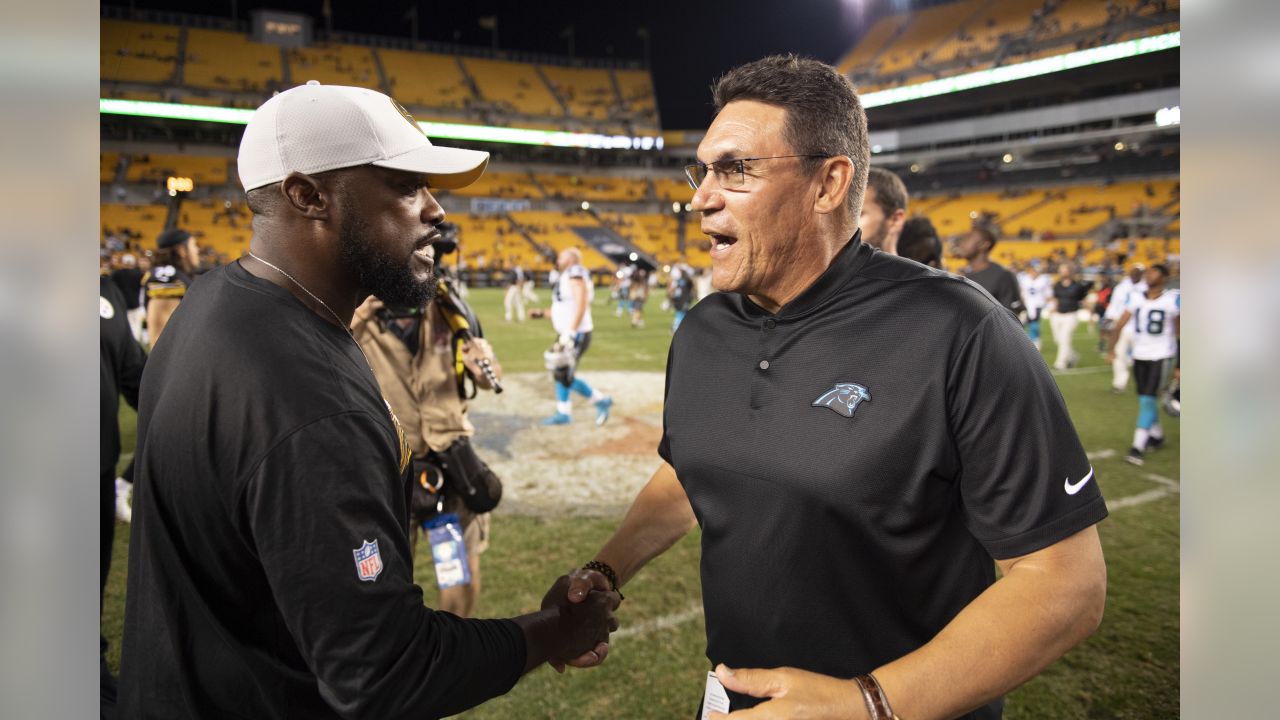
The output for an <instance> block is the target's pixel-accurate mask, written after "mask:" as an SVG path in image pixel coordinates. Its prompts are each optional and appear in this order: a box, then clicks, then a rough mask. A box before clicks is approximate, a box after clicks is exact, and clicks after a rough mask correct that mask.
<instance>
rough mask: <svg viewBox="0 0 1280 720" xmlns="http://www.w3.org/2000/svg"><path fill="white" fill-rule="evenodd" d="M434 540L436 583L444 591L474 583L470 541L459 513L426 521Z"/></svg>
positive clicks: (433, 554) (430, 539) (432, 544)
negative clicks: (463, 534)
mask: <svg viewBox="0 0 1280 720" xmlns="http://www.w3.org/2000/svg"><path fill="white" fill-rule="evenodd" d="M423 527H425V528H426V530H427V539H428V540H429V541H430V542H431V558H432V559H433V560H434V561H435V564H436V585H439V586H440V589H441V590H444V589H445V588H451V587H456V586H458V585H467V584H470V582H471V563H470V562H469V561H468V559H467V543H466V541H465V540H463V538H462V521H461V520H459V519H458V516H457V515H456V514H455V513H441V514H439V515H436V516H435V517H433V518H431V519H430V520H428V521H427V522H425V523H423Z"/></svg>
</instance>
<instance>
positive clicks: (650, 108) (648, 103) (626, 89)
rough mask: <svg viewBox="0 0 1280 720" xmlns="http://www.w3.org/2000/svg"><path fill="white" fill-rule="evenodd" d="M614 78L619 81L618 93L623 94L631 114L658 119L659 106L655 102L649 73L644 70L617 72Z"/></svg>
mask: <svg viewBox="0 0 1280 720" xmlns="http://www.w3.org/2000/svg"><path fill="white" fill-rule="evenodd" d="M613 77H614V78H615V79H616V80H617V81H618V92H620V93H621V94H622V102H623V103H624V104H625V105H626V107H627V109H629V110H630V111H631V112H634V113H638V114H640V115H647V116H651V117H653V118H655V119H656V118H657V113H658V104H657V102H656V101H655V100H654V94H653V81H652V80H651V79H650V78H649V73H648V72H645V71H643V70H615V71H613Z"/></svg>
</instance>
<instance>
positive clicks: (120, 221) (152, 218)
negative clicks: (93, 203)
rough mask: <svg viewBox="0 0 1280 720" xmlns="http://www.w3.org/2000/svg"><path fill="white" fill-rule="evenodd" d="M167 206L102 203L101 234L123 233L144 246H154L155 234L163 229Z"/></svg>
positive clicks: (104, 235)
mask: <svg viewBox="0 0 1280 720" xmlns="http://www.w3.org/2000/svg"><path fill="white" fill-rule="evenodd" d="M167 215H168V208H166V207H165V206H164V205H121V204H117V203H103V205H102V209H101V216H100V219H101V224H102V235H103V237H104V238H105V237H106V236H107V235H108V234H116V235H125V236H128V237H130V238H133V239H135V240H138V241H139V242H140V243H141V245H142V246H143V247H145V248H152V247H154V246H155V239H156V236H157V235H159V234H160V231H161V230H163V229H164V220H165V217H166V216H167Z"/></svg>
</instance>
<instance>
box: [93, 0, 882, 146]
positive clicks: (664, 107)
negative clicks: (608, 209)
mask: <svg viewBox="0 0 1280 720" xmlns="http://www.w3.org/2000/svg"><path fill="white" fill-rule="evenodd" d="M114 1H115V2H119V0H114ZM891 1H892V2H893V4H895V5H900V4H904V1H903V0H891ZM331 2H332V11H333V27H334V29H335V30H345V31H348V32H359V33H369V34H375V35H389V36H398V37H406V38H407V37H410V22H409V20H408V19H407V18H406V13H407V12H408V11H409V9H410V8H411V7H413V6H415V5H416V6H417V8H418V17H419V22H418V36H419V38H420V39H421V40H424V41H427V40H434V41H440V42H454V43H460V44H464V45H480V46H486V47H488V46H490V44H491V42H492V40H491V35H490V32H489V31H488V30H485V29H483V28H481V27H480V25H479V23H478V21H477V18H478V17H482V16H486V15H495V16H497V18H498V38H499V47H501V48H503V49H511V50H525V51H530V52H545V53H552V54H557V55H567V54H568V40H567V38H566V37H565V36H564V30H565V28H567V27H569V26H570V25H572V26H573V27H574V45H575V47H574V51H575V55H577V56H578V57H617V58H634V59H643V57H644V41H643V39H642V38H641V37H640V36H639V35H638V34H637V30H638V29H639V28H641V27H647V28H648V30H649V33H650V37H651V42H652V70H653V79H654V86H655V90H656V91H657V95H658V109H659V112H660V114H661V116H662V124H663V127H665V128H667V129H702V128H705V127H706V126H707V125H708V124H709V123H710V121H711V105H710V91H709V86H710V84H711V82H712V80H714V79H715V78H716V77H717V76H719V75H720V74H721V73H723V72H724V71H725V70H728V69H729V68H731V67H733V66H735V65H738V64H741V63H743V62H747V61H749V60H753V59H755V58H759V57H762V56H764V55H768V54H771V53H777V52H795V53H798V54H802V55H808V56H810V57H814V58H817V59H819V60H823V61H826V62H830V63H833V64H834V63H836V62H838V61H839V59H840V57H841V56H842V55H844V53H845V52H846V51H847V50H848V49H849V48H850V47H851V46H852V45H853V42H854V41H855V40H856V39H857V38H858V37H859V36H860V35H861V34H862V33H863V32H865V30H866V27H867V25H869V24H870V22H871V21H872V20H873V19H874V16H870V17H867V16H865V15H866V13H867V10H866V8H872V7H877V6H879V5H882V4H883V2H882V1H881V0H791V1H790V2H780V1H779V0H772V1H768V0H739V1H737V2H726V1H723V0H719V1H717V2H700V1H699V0H684V2H677V1H675V0H655V1H654V2H645V1H644V0H636V1H635V2H632V3H627V4H624V3H600V2H585V1H583V0H550V1H544V2H539V1H537V0H525V1H524V2H511V1H501V2H494V1H484V0H480V1H477V2H466V1H463V2H441V1H440V0H416V2H415V0H374V1H373V2H352V1H351V0H331ZM122 4H123V3H122ZM132 4H133V6H135V7H137V8H154V9H160V10H172V11H177V12H187V13H196V14H202V15H216V16H221V17H230V16H231V13H232V5H233V0H219V1H217V2H208V1H207V0H135V1H134V2H133V3H132ZM234 4H235V6H236V10H237V12H238V13H239V16H240V17H241V18H247V17H248V15H249V11H250V10H252V9H254V8H258V7H269V8H274V9H278V10H289V11H294V12H301V13H304V14H307V15H310V16H312V17H313V18H314V19H315V21H316V24H317V26H319V27H323V25H324V21H323V15H322V7H323V4H324V1H323V0H272V1H271V2H255V0H238V1H237V2H234ZM602 8H607V9H604V10H602Z"/></svg>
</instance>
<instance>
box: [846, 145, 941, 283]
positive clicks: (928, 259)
mask: <svg viewBox="0 0 1280 720" xmlns="http://www.w3.org/2000/svg"><path fill="white" fill-rule="evenodd" d="M874 169H875V168H872V170H874ZM863 216H864V217H865V216H866V214H865V213H863ZM898 255H899V256H901V257H904V258H906V259H908V260H915V261H916V262H918V263H920V264H921V265H928V266H929V267H931V268H939V269H940V268H941V267H942V240H940V239H939V238H938V231H937V230H935V229H934V228H933V222H932V221H931V220H929V218H927V217H924V216H920V217H913V218H911V219H910V220H907V221H906V222H904V223H903V224H902V234H901V235H900V236H899V237H898Z"/></svg>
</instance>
